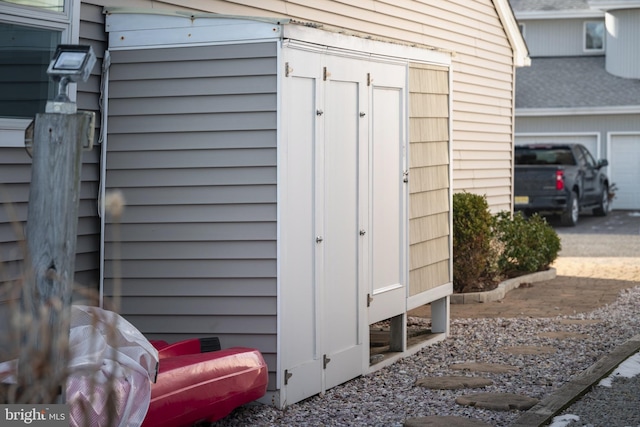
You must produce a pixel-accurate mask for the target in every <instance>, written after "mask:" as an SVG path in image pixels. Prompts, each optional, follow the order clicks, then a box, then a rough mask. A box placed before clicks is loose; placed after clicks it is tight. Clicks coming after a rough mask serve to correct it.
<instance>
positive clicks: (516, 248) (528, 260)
mask: <svg viewBox="0 0 640 427" xmlns="http://www.w3.org/2000/svg"><path fill="white" fill-rule="evenodd" d="M495 236H496V238H497V239H498V241H499V242H500V247H501V252H500V254H499V255H498V268H499V270H500V272H501V273H502V274H504V275H505V276H508V277H514V276H518V275H521V274H526V273H533V272H536V271H541V270H545V269H547V268H548V267H549V265H550V264H551V263H552V262H553V261H555V259H556V258H557V257H558V252H559V251H560V238H559V237H558V234H557V233H556V231H555V230H554V229H553V228H552V227H551V226H550V225H549V224H547V221H546V220H545V219H544V218H542V217H541V216H539V215H538V214H534V215H533V216H531V217H530V218H529V219H527V218H525V217H524V216H523V215H522V214H521V213H520V212H518V213H516V214H515V215H513V218H511V214H510V213H509V212H500V213H499V214H497V215H496V216H495Z"/></svg>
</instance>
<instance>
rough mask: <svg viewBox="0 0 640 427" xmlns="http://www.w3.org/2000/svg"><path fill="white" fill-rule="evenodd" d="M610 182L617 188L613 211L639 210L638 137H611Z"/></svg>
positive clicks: (639, 160)
mask: <svg viewBox="0 0 640 427" xmlns="http://www.w3.org/2000/svg"><path fill="white" fill-rule="evenodd" d="M609 165H610V166H609V169H610V171H611V172H610V177H609V178H610V181H611V182H612V183H615V184H616V186H617V187H618V190H617V191H616V198H615V199H614V200H613V204H612V208H613V209H640V191H638V183H640V170H639V169H638V165H640V135H613V136H612V137H611V154H610V158H609Z"/></svg>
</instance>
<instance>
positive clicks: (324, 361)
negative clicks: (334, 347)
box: [322, 354, 331, 369]
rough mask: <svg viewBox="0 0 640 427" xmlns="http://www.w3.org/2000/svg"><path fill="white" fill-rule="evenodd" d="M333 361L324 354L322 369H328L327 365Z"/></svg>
mask: <svg viewBox="0 0 640 427" xmlns="http://www.w3.org/2000/svg"><path fill="white" fill-rule="evenodd" d="M329 362H331V359H329V358H328V357H327V355H326V354H323V355H322V369H327V365H328V364H329Z"/></svg>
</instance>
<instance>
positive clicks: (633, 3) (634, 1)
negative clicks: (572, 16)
mask: <svg viewBox="0 0 640 427" xmlns="http://www.w3.org/2000/svg"><path fill="white" fill-rule="evenodd" d="M589 6H591V7H592V8H594V9H599V10H603V11H609V10H616V9H638V8H640V0H624V1H621V0H614V1H611V0H589Z"/></svg>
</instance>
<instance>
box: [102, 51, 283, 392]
mask: <svg viewBox="0 0 640 427" xmlns="http://www.w3.org/2000/svg"><path fill="white" fill-rule="evenodd" d="M276 49H277V47H276V44H275V43H274V42H273V43H248V44H242V45H221V46H197V47H180V48H161V49H145V50H132V51H117V50H116V51H112V52H111V57H112V65H111V69H110V79H109V129H108V131H109V134H108V139H107V144H108V150H107V151H108V153H107V165H108V170H107V179H106V187H107V191H109V190H113V189H119V190H120V191H122V194H123V195H124V198H125V200H126V207H125V210H124V213H123V215H122V217H121V219H120V221H119V222H115V221H114V219H113V218H112V217H111V216H110V215H107V217H106V230H105V280H104V293H105V296H106V297H107V298H110V297H112V296H113V294H114V290H115V289H116V288H115V286H116V284H117V283H118V281H116V280H115V278H116V277H119V278H120V279H121V283H122V291H121V296H122V303H121V307H120V312H121V313H122V314H123V315H124V316H125V317H126V318H127V319H128V320H129V321H131V322H132V323H133V324H134V325H135V326H136V327H137V328H139V329H140V330H141V331H142V332H143V333H144V334H145V335H146V336H148V337H149V338H151V339H165V340H168V341H170V342H173V341H177V340H180V339H185V338H191V337H203V336H218V337H219V338H220V340H221V344H222V346H223V347H231V346H248V347H254V348H257V349H258V350H260V351H261V352H262V353H263V354H264V356H265V359H266V360H267V363H268V364H269V367H270V371H271V378H270V384H271V385H270V388H271V389H274V388H275V368H276V356H275V355H276V350H277V345H276V342H277V341H276V333H277V309H276V305H277V287H276V277H277V262H276V258H277V245H276V240H277V227H276V219H277V212H276V207H277V204H276V201H277V192H276V184H277V182H276V144H277V132H276V129H277V112H276V110H277V76H276V61H277V50H276ZM115 259H120V261H117V262H116V261H115Z"/></svg>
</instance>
